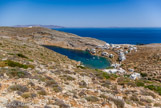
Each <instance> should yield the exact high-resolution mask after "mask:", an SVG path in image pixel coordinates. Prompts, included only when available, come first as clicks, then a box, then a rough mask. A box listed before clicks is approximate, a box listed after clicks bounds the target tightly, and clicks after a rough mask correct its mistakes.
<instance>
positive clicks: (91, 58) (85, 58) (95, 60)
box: [45, 46, 110, 69]
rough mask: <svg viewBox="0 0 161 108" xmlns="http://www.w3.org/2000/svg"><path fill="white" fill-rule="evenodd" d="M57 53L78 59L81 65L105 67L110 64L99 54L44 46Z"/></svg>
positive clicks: (97, 67)
mask: <svg viewBox="0 0 161 108" xmlns="http://www.w3.org/2000/svg"><path fill="white" fill-rule="evenodd" d="M45 47H46V48H48V49H51V50H53V51H55V52H57V53H60V54H62V55H65V56H67V57H68V58H70V59H73V60H76V61H80V62H81V63H82V64H83V65H85V66H86V67H89V68H93V69H105V68H107V67H109V66H110V62H109V61H108V60H107V59H106V58H104V57H100V56H95V55H91V54H90V53H89V52H87V51H80V50H72V49H66V48H61V47H56V46H45Z"/></svg>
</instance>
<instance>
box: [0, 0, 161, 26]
mask: <svg viewBox="0 0 161 108" xmlns="http://www.w3.org/2000/svg"><path fill="white" fill-rule="evenodd" d="M26 24H45V25H49V24H54V25H60V26H66V27H161V0H0V26H10V25H26Z"/></svg>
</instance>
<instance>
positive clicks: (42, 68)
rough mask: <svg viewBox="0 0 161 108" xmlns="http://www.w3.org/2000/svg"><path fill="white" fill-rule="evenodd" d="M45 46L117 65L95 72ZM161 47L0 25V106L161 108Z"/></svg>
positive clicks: (10, 107) (15, 107)
mask: <svg viewBox="0 0 161 108" xmlns="http://www.w3.org/2000/svg"><path fill="white" fill-rule="evenodd" d="M42 45H54V46H60V47H63V48H70V49H78V50H88V51H89V52H90V53H91V54H96V55H99V56H103V57H106V58H107V59H109V60H110V61H111V62H112V65H111V67H109V68H107V69H102V70H100V69H90V68H86V67H82V66H81V65H80V64H79V63H78V62H76V61H74V60H70V59H69V58H67V57H66V56H64V55H61V54H58V53H56V52H54V51H51V50H49V49H47V48H45V47H43V46H42ZM160 64H161V45H160V44H149V45H115V44H108V43H106V42H104V41H100V40H97V39H93V38H88V37H80V36H77V35H74V34H70V33H65V32H59V31H56V30H51V29H47V28H41V27H26V28H16V27H0V107H4V108H5V107H6V108H70V107H71V108H145V107H150V108H160V107H161V104H160V103H161V71H160V70H161V65H160Z"/></svg>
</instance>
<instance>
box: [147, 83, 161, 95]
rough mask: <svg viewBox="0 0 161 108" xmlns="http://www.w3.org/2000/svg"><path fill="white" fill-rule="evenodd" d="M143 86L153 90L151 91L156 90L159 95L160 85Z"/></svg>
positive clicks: (160, 92) (160, 93) (160, 91)
mask: <svg viewBox="0 0 161 108" xmlns="http://www.w3.org/2000/svg"><path fill="white" fill-rule="evenodd" d="M145 88H148V89H150V90H153V91H155V92H157V93H158V94H159V95H161V86H155V85H147V86H145Z"/></svg>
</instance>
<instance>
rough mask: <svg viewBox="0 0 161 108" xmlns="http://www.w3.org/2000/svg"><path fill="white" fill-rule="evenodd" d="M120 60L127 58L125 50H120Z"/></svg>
mask: <svg viewBox="0 0 161 108" xmlns="http://www.w3.org/2000/svg"><path fill="white" fill-rule="evenodd" d="M119 60H120V61H124V60H126V57H125V54H124V53H123V52H120V54H119Z"/></svg>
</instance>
